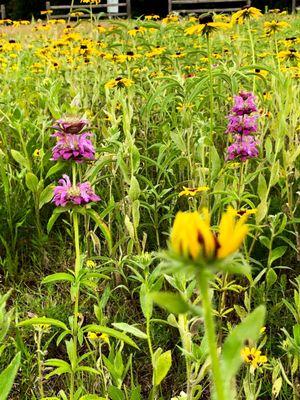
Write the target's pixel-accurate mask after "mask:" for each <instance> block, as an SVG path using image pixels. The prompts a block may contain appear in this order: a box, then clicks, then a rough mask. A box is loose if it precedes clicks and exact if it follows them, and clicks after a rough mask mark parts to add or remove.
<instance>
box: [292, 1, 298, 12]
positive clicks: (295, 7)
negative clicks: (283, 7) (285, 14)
mask: <svg viewBox="0 0 300 400" xmlns="http://www.w3.org/2000/svg"><path fill="white" fill-rule="evenodd" d="M292 11H293V13H294V12H296V11H300V1H299V0H298V1H297V0H292Z"/></svg>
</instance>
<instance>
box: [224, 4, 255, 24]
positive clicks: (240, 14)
mask: <svg viewBox="0 0 300 400" xmlns="http://www.w3.org/2000/svg"><path fill="white" fill-rule="evenodd" d="M261 16H262V13H261V12H260V10H259V9H258V8H255V7H245V8H242V9H241V10H239V11H237V12H235V13H234V14H233V15H232V17H231V22H232V23H237V24H242V23H243V22H244V20H245V19H249V18H254V19H258V18H260V17H261Z"/></svg>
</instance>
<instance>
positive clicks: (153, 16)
mask: <svg viewBox="0 0 300 400" xmlns="http://www.w3.org/2000/svg"><path fill="white" fill-rule="evenodd" d="M158 19H160V16H159V15H145V20H146V21H151V20H154V21H156V20H158Z"/></svg>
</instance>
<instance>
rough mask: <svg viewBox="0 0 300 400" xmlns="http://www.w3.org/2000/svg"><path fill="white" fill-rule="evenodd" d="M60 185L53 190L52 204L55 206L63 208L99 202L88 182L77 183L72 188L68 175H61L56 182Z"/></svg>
mask: <svg viewBox="0 0 300 400" xmlns="http://www.w3.org/2000/svg"><path fill="white" fill-rule="evenodd" d="M58 183H59V184H60V185H58V186H56V187H55V188H54V190H53V192H54V197H53V200H52V201H53V202H54V204H55V205H56V206H61V207H65V206H66V205H69V204H73V205H85V204H88V203H91V202H94V201H99V200H101V199H100V197H99V196H97V195H96V194H95V192H94V191H93V189H92V187H91V184H90V183H89V182H84V183H77V184H76V186H73V185H72V183H71V181H70V178H69V177H68V175H63V177H62V179H60V180H59V181H58Z"/></svg>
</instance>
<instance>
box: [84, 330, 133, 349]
mask: <svg viewBox="0 0 300 400" xmlns="http://www.w3.org/2000/svg"><path fill="white" fill-rule="evenodd" d="M84 331H85V332H96V333H106V334H107V335H108V336H112V337H114V338H116V339H119V340H121V341H122V342H124V343H127V344H129V345H130V346H132V347H135V348H136V349H138V346H137V345H136V344H135V342H134V341H133V340H132V339H131V338H130V337H128V336H127V335H125V333H122V332H119V331H116V330H115V329H112V328H108V327H107V326H101V325H94V324H93V325H86V326H85V327H84Z"/></svg>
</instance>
